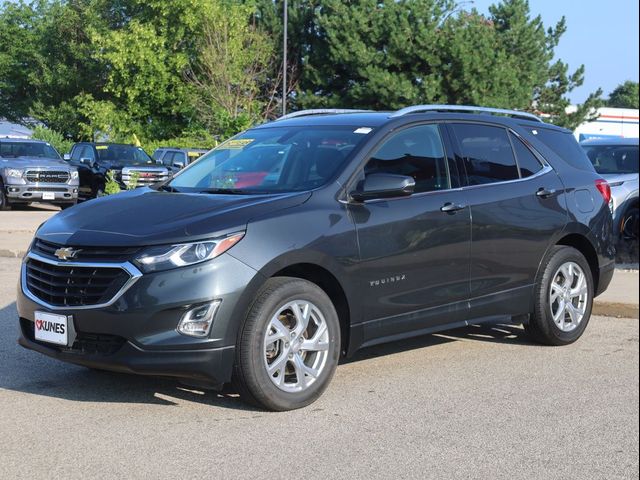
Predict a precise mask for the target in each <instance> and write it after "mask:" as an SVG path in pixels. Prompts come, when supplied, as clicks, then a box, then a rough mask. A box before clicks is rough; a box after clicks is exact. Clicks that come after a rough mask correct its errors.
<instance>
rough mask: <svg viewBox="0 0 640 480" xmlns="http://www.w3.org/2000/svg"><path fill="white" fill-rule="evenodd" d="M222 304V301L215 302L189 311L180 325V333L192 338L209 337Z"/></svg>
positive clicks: (183, 316)
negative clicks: (217, 311) (214, 318)
mask: <svg viewBox="0 0 640 480" xmlns="http://www.w3.org/2000/svg"><path fill="white" fill-rule="evenodd" d="M221 302H222V300H214V301H213V302H211V303H205V304H201V305H198V306H196V307H192V308H190V309H189V310H187V311H186V312H185V314H184V315H182V318H181V319H180V323H178V332H180V333H181V334H183V335H188V336H190V337H206V336H207V335H209V331H210V330H211V325H212V324H213V317H214V316H215V314H216V310H218V306H219V305H220V303H221Z"/></svg>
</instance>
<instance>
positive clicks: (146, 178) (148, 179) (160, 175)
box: [122, 169, 169, 187]
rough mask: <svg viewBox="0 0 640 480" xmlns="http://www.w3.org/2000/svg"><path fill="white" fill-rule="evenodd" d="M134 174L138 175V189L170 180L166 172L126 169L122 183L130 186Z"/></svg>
mask: <svg viewBox="0 0 640 480" xmlns="http://www.w3.org/2000/svg"><path fill="white" fill-rule="evenodd" d="M134 173H137V174H138V181H137V182H136V186H137V187H143V186H147V185H153V184H154V183H158V182H164V181H165V180H167V179H168V178H169V174H168V172H167V171H166V170H144V169H125V170H123V171H122V182H123V183H124V184H125V185H127V184H129V182H130V181H131V177H132V175H133V174H134Z"/></svg>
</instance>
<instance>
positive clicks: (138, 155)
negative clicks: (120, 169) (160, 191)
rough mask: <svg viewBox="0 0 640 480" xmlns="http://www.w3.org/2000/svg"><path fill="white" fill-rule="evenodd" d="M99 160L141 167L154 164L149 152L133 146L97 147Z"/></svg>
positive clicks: (113, 145) (112, 145)
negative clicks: (140, 165) (141, 165)
mask: <svg viewBox="0 0 640 480" xmlns="http://www.w3.org/2000/svg"><path fill="white" fill-rule="evenodd" d="M96 150H97V151H98V158H99V159H100V160H101V161H107V162H117V163H123V164H128V165H139V164H143V163H154V161H153V160H152V159H151V157H150V156H149V155H147V152H145V151H144V150H143V149H142V148H141V147H134V146H133V145H117V144H110V145H96Z"/></svg>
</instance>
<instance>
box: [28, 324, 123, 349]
mask: <svg viewBox="0 0 640 480" xmlns="http://www.w3.org/2000/svg"><path fill="white" fill-rule="evenodd" d="M20 327H21V328H22V333H23V334H24V336H25V337H26V338H27V339H28V340H30V341H32V342H35V343H38V344H40V345H45V346H47V347H50V348H55V349H56V350H59V351H66V352H73V353H82V354H88V355H113V354H114V353H116V352H117V351H118V350H120V349H121V348H122V346H123V345H124V344H125V343H126V341H127V340H126V339H125V338H123V337H119V336H117V335H107V334H104V333H84V332H78V333H77V334H76V339H75V341H74V342H73V345H71V346H70V347H65V346H61V345H54V344H51V343H46V342H40V341H39V340H36V339H35V330H34V325H33V322H32V321H30V320H27V319H26V318H21V319H20Z"/></svg>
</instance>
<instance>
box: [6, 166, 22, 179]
mask: <svg viewBox="0 0 640 480" xmlns="http://www.w3.org/2000/svg"><path fill="white" fill-rule="evenodd" d="M4 174H5V175H6V176H7V177H13V178H22V175H23V174H24V170H20V169H18V168H5V170H4Z"/></svg>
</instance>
